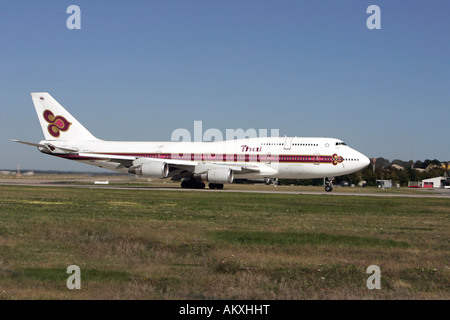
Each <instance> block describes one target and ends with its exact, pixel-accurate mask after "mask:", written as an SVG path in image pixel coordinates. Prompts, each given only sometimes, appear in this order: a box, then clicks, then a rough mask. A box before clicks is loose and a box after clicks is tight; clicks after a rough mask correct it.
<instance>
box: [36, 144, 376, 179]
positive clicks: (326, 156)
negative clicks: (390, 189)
mask: <svg viewBox="0 0 450 320" xmlns="http://www.w3.org/2000/svg"><path fill="white" fill-rule="evenodd" d="M41 143H43V144H46V143H52V144H53V145H54V146H56V147H61V148H68V149H75V150H77V151H78V152H79V153H80V154H73V155H71V154H67V153H60V154H58V153H52V154H53V155H56V156H59V157H63V158H66V159H71V160H76V161H81V162H84V163H87V164H90V165H94V166H98V167H102V168H105V169H111V170H116V171H120V172H128V171H127V168H124V167H123V166H121V165H120V164H118V163H115V162H108V161H102V160H99V159H97V158H89V157H85V156H81V154H83V153H87V154H101V155H111V156H123V157H137V158H139V159H146V158H148V159H160V160H161V161H165V160H167V161H176V160H180V161H183V162H185V163H192V164H193V165H195V168H196V169H195V172H201V171H202V170H204V168H211V167H214V166H217V167H223V166H224V165H225V166H227V167H231V168H233V166H236V167H238V166H239V167H241V168H246V167H247V168H250V169H251V168H252V166H258V168H259V171H258V172H256V171H255V172H253V171H251V170H249V171H245V170H244V171H242V172H241V173H239V171H236V173H237V175H236V176H235V178H236V179H240V178H242V179H253V178H255V179H258V178H266V177H267V178H282V179H312V178H324V177H335V176H340V175H346V174H350V173H352V172H356V171H359V170H361V169H363V168H364V167H366V166H367V165H368V164H369V162H370V161H369V159H368V158H367V157H366V156H365V155H363V154H362V153H360V152H358V151H356V150H354V149H352V148H350V147H348V146H347V145H346V144H345V143H343V142H342V141H341V140H339V139H334V138H298V137H267V138H250V139H240V140H229V141H220V142H121V141H102V140H93V141H42V142H41ZM40 150H41V151H43V150H42V149H40ZM46 153H48V152H46Z"/></svg>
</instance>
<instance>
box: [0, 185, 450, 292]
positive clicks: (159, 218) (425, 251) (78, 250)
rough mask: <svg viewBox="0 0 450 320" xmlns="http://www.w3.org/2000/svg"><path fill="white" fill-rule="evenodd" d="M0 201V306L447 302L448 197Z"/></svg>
mask: <svg viewBox="0 0 450 320" xmlns="http://www.w3.org/2000/svg"><path fill="white" fill-rule="evenodd" d="M0 192H1V193H0V299H448V298H450V294H449V283H450V271H449V267H448V263H449V255H448V253H449V241H448V239H449V232H448V230H449V214H450V209H449V208H450V200H449V199H415V198H378V197H377V198H375V197H357V198H353V197H323V196H310V195H303V196H301V195H281V194H241V193H204V192H180V193H174V192H167V191H155V190H148V191H141V190H99V189H95V190H85V189H72V188H60V189H58V188H43V187H39V188H35V187H22V188H21V187H0ZM72 264H75V265H78V266H79V267H80V268H81V280H82V289H81V290H68V289H67V287H66V279H67V277H68V276H69V275H68V274H66V268H67V266H69V265H72ZM373 264H375V265H378V266H380V268H381V272H382V289H380V290H369V289H367V287H366V280H367V278H368V276H369V275H368V274H366V268H367V267H368V266H369V265H373Z"/></svg>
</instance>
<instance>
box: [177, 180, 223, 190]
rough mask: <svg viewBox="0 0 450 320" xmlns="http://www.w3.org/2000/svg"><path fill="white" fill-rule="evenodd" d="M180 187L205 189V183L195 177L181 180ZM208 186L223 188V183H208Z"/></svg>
mask: <svg viewBox="0 0 450 320" xmlns="http://www.w3.org/2000/svg"><path fill="white" fill-rule="evenodd" d="M181 187H182V188H187V189H205V187H206V185H205V183H203V182H202V181H200V180H197V179H187V180H183V182H181ZM209 188H210V189H223V184H221V183H210V184H209Z"/></svg>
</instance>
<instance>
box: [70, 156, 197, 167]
mask: <svg viewBox="0 0 450 320" xmlns="http://www.w3.org/2000/svg"><path fill="white" fill-rule="evenodd" d="M78 156H80V157H83V158H89V159H94V160H99V161H100V160H103V161H108V162H117V163H120V164H121V165H122V166H123V167H125V168H129V167H131V166H133V165H134V163H133V162H134V161H136V160H139V159H141V160H143V161H145V162H165V163H167V164H168V165H169V166H174V167H178V166H192V167H195V166H196V165H197V164H198V163H197V162H192V161H186V160H173V159H159V158H141V157H134V156H122V155H111V154H102V153H86V152H80V153H78Z"/></svg>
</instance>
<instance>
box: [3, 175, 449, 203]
mask: <svg viewBox="0 0 450 320" xmlns="http://www.w3.org/2000/svg"><path fill="white" fill-rule="evenodd" d="M0 185H8V186H12V185H14V186H29V187H58V188H59V187H63V188H85V189H111V190H113V189H115V190H149V191H150V190H163V191H191V192H192V191H194V192H239V193H268V194H298V195H325V196H358V197H406V198H447V199H448V198H450V189H435V190H434V192H433V194H420V193H412V194H411V193H384V192H383V193H371V192H369V193H368V192H349V191H348V192H339V191H332V192H325V191H298V190H295V191H289V190H279V189H278V190H256V189H254V190H251V189H234V188H233V189H222V190H215V189H214V190H213V189H208V188H206V189H184V188H181V187H175V186H170V187H159V186H158V187H157V186H142V187H141V186H122V185H95V184H76V183H74V182H72V181H70V183H67V182H65V181H39V180H38V181H36V180H12V179H0ZM336 189H338V188H335V190H336Z"/></svg>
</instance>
